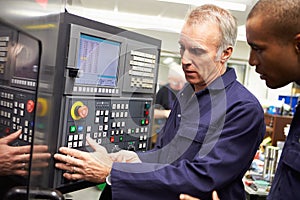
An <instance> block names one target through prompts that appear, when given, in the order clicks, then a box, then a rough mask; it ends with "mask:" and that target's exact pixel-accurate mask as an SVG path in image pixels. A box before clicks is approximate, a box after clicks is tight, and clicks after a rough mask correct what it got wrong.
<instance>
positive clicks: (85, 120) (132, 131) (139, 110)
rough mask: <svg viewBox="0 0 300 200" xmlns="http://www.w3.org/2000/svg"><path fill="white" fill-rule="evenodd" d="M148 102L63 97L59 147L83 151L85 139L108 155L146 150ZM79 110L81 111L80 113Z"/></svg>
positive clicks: (149, 101) (140, 100)
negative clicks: (63, 124)
mask: <svg viewBox="0 0 300 200" xmlns="http://www.w3.org/2000/svg"><path fill="white" fill-rule="evenodd" d="M151 103H152V100H151V99H117V98H112V99H108V98H92V99H89V98H85V99H83V98H80V99H78V98H67V99H66V107H67V108H68V110H67V112H66V113H65V119H68V120H67V122H66V123H65V126H64V128H63V130H64V131H63V132H64V133H65V137H64V138H63V139H64V142H63V144H62V145H63V146H67V147H70V148H77V149H82V150H87V149H86V147H87V146H89V144H88V143H87V141H86V137H89V138H91V139H93V140H95V141H96V142H97V143H98V144H100V145H103V146H105V147H106V148H107V150H108V151H109V152H114V151H118V150H120V149H127V150H132V151H136V150H138V151H145V150H147V148H148V142H149V130H150V121H149V120H150V108H151ZM81 108H84V109H82V110H81Z"/></svg>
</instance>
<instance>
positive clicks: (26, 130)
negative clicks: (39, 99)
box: [0, 86, 35, 145]
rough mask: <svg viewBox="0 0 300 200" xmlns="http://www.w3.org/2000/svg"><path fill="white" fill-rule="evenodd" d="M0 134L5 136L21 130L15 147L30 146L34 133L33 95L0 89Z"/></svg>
mask: <svg viewBox="0 0 300 200" xmlns="http://www.w3.org/2000/svg"><path fill="white" fill-rule="evenodd" d="M0 98H1V100H0V134H1V136H3V137H4V136H6V135H8V134H10V133H12V132H15V131H17V130H19V129H22V134H21V135H20V137H19V141H16V142H15V143H14V144H15V145H24V144H31V142H32V139H33V131H34V116H35V115H34V110H35V93H34V92H32V91H24V90H21V89H13V88H8V87H3V86H2V87H0Z"/></svg>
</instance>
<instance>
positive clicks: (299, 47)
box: [295, 33, 300, 54]
mask: <svg viewBox="0 0 300 200" xmlns="http://www.w3.org/2000/svg"><path fill="white" fill-rule="evenodd" d="M295 48H296V52H297V53H298V54H300V33H298V34H297V35H296V37H295Z"/></svg>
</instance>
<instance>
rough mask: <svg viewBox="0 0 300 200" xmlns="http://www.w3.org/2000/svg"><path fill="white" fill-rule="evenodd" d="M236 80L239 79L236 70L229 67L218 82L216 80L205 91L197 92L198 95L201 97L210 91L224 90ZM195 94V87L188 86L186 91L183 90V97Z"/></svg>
mask: <svg viewBox="0 0 300 200" xmlns="http://www.w3.org/2000/svg"><path fill="white" fill-rule="evenodd" d="M236 78H237V77H236V73H235V70H234V69H233V68H229V67H227V69H226V72H225V73H224V74H223V75H222V76H220V77H218V78H217V79H216V80H214V81H213V82H212V83H211V84H210V85H209V86H207V87H206V88H205V89H203V90H201V91H199V92H197V93H196V95H201V94H204V93H207V92H209V90H223V89H224V88H226V87H227V86H228V85H230V84H231V83H232V82H233V81H235V80H236ZM194 92H195V91H194V86H193V85H191V84H186V85H185V89H183V90H181V95H183V93H185V95H187V94H189V93H190V94H192V93H194Z"/></svg>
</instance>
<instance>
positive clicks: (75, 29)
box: [67, 24, 127, 96]
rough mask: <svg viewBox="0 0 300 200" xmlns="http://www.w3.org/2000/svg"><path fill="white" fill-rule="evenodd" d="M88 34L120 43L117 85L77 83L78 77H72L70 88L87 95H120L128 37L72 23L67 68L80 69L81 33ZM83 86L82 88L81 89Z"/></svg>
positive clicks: (75, 92)
mask: <svg viewBox="0 0 300 200" xmlns="http://www.w3.org/2000/svg"><path fill="white" fill-rule="evenodd" d="M82 34H84V35H88V36H91V37H95V38H100V39H104V40H108V41H112V42H117V43H120V52H119V67H118V69H117V74H116V76H117V78H116V81H117V83H116V85H115V86H100V85H94V86H91V85H89V84H87V85H85V84H81V83H76V80H75V79H76V78H77V77H75V78H73V79H72V78H70V79H68V80H69V83H67V85H69V87H68V89H67V90H69V91H70V92H71V93H72V94H79V93H80V94H82V93H86V94H87V95H96V96H98V95H100V96H102V95H103V96H120V93H121V91H122V88H121V87H122V83H121V80H122V77H121V76H122V75H123V73H124V69H125V57H126V49H127V48H126V46H127V39H126V38H124V37H122V36H118V35H113V34H110V33H108V32H104V31H100V30H96V29H91V28H87V27H83V26H80V25H76V24H70V40H69V50H68V60H67V69H68V70H74V69H75V70H78V65H79V63H78V56H79V50H80V37H81V35H82ZM78 76H79V77H80V70H78ZM80 88H81V89H80Z"/></svg>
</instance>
